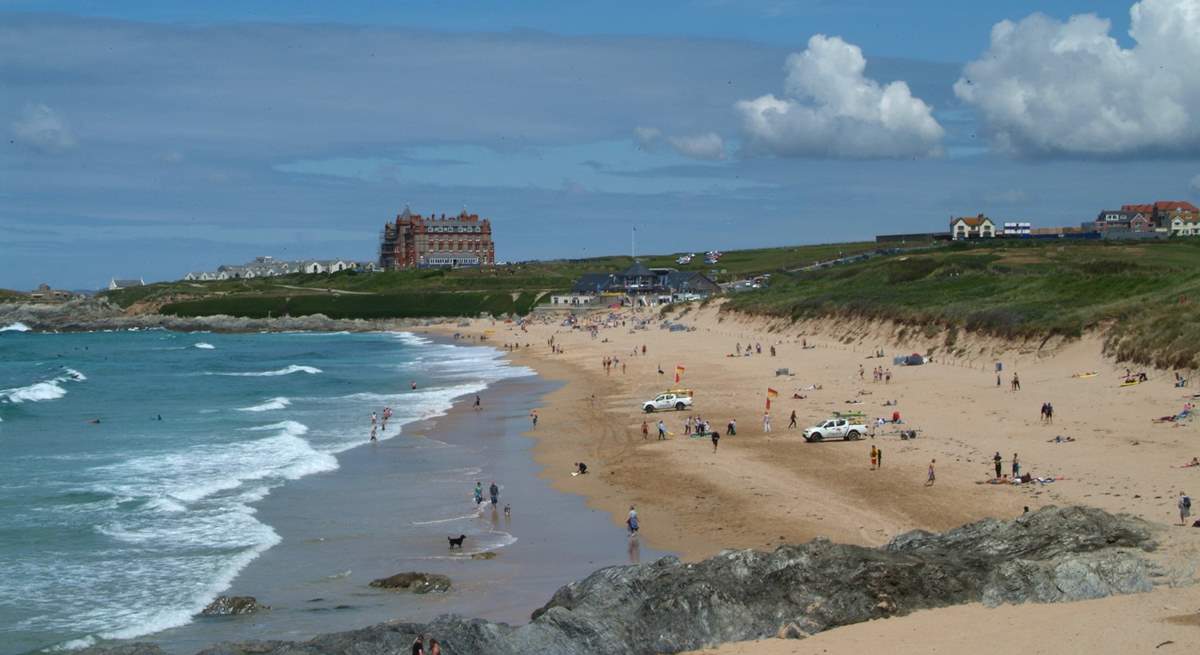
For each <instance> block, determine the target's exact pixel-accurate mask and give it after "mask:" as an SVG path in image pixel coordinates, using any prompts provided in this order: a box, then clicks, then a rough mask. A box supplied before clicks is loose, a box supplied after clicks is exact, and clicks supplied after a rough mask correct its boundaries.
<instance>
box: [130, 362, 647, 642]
mask: <svg viewBox="0 0 1200 655" xmlns="http://www.w3.org/2000/svg"><path fill="white" fill-rule="evenodd" d="M460 345H467V344H460ZM470 345H478V344H470ZM556 386H557V385H556V383H555V382H553V381H548V380H545V379H543V378H541V377H539V376H536V375H530V376H524V377H512V378H505V379H502V380H499V381H497V382H493V383H490V384H489V386H488V388H487V389H486V390H485V391H483V392H482V393H481V395H482V397H483V398H484V402H485V404H484V410H483V411H481V412H476V411H473V409H472V408H471V404H472V396H471V395H469V394H468V395H464V396H459V397H457V398H455V399H454V400H453V404H452V406H451V407H450V408H449V409H448V410H447V411H446V412H445V413H444V414H441V415H438V416H433V417H429V418H426V419H422V420H418V421H414V422H412V423H409V424H407V425H404V426H403V427H402V428H401V432H400V434H395V435H393V436H391V438H389V439H385V440H381V441H380V442H378V443H377V444H370V443H363V444H362V445H361V446H356V447H354V448H351V449H349V450H346V451H343V452H342V453H340V454H339V455H338V461H339V467H338V469H337V470H335V471H330V472H327V473H319V474H316V475H311V476H307V477H304V478H301V479H299V480H294V481H291V482H288V483H287V484H284V485H282V486H280V487H277V488H275V489H274V490H272V491H271V493H270V494H268V495H267V496H266V497H264V498H263V499H262V500H260V501H258V502H257V503H256V504H255V510H256V513H257V517H258V519H259V520H260V521H262V522H263V523H265V524H267V525H269V526H271V527H272V528H273V529H274V530H275V531H276V532H277V533H278V534H279V536H280V539H281V541H280V543H279V544H277V545H275V546H273V547H272V548H270V549H267V550H266V551H265V552H263V553H262V554H260V555H259V556H258V557H257V558H255V559H254V560H253V561H251V562H250V563H249V564H248V565H247V566H246V567H244V568H243V569H242V570H241V571H239V573H238V574H237V576H236V577H235V578H234V580H233V582H232V583H231V585H230V586H229V588H228V589H227V590H225V591H223V592H222V593H223V594H225V595H252V596H255V597H256V598H257V599H258V600H259V601H260V602H262V603H264V604H266V605H269V606H271V607H272V609H271V610H270V611H267V612H263V613H259V614H255V615H248V616H239V617H195V618H194V619H193V621H192V622H191V623H189V624H186V625H184V626H179V627H176V628H172V629H168V630H165V631H161V632H158V633H154V634H151V635H148V636H146V637H141V638H138V639H136V641H147V642H151V643H156V644H158V645H160V646H161V647H163V648H164V649H165V650H167V651H168V652H179V653H184V652H187V653H190V652H195V651H197V650H200V649H201V648H204V647H208V646H211V645H212V644H213V643H215V642H218V641H244V640H253V639H261V640H273V639H289V640H303V639H308V638H311V637H313V636H316V635H318V634H322V633H327V632H336V631H341V630H350V629H355V628H362V627H363V626H366V625H371V624H376V623H380V622H385V621H392V620H396V619H403V620H413V621H417V620H429V619H432V618H434V617H435V616H437V615H440V614H443V613H446V612H454V613H465V614H469V615H473V616H480V617H484V618H487V619H490V620H496V621H504V622H513V623H524V622H525V621H528V619H529V614H530V612H531V611H533V610H534V609H536V608H537V607H540V606H541V605H542V604H543V603H544V602H545V599H546V598H547V597H549V596H550V595H551V594H552V593H553V592H554V591H555V590H556V589H558V588H559V587H560V586H561V585H563V584H566V583H567V582H569V581H571V580H574V579H576V578H580V577H583V576H584V575H586V574H587V573H590V572H592V571H593V570H594V569H596V568H598V567H600V566H605V565H610V564H619V563H627V562H628V561H630V560H629V557H630V555H629V553H628V551H627V548H626V543H627V542H626V540H625V538H624V535H623V532H621V531H620V530H613V529H609V527H608V525H607V522H606V521H605V520H604V518H605V517H603V516H602V515H600V514H598V513H596V512H594V511H592V510H589V509H588V508H587V507H586V506H584V504H583V502H582V501H581V499H579V498H578V497H576V496H570V495H567V494H558V493H556V492H553V491H552V490H550V489H549V488H547V487H546V485H545V483H544V482H543V481H542V479H541V478H539V477H537V476H536V475H535V473H536V472H537V467H536V465H535V464H534V462H533V460H532V458H530V457H529V455H528V453H527V452H526V451H528V450H530V448H531V445H532V441H531V440H529V439H527V438H525V437H524V436H523V435H522V433H523V432H524V431H525V427H526V426H527V423H528V418H527V417H528V412H529V409H530V407H532V406H534V405H536V404H539V403H540V402H541V398H543V397H544V396H545V395H546V394H547V393H549V392H551V391H552V390H553V389H554V388H555V387H556ZM451 450H457V451H459V452H461V453H468V454H467V455H466V457H468V458H475V459H479V460H480V465H479V466H478V467H474V466H472V467H468V468H467V469H463V470H445V472H444V473H439V474H438V477H439V478H440V477H445V478H452V479H437V480H435V481H434V482H433V483H432V484H433V485H434V487H435V488H434V489H433V491H434V492H435V493H436V492H438V491H439V490H444V491H445V492H446V493H450V494H457V495H459V496H461V498H462V499H463V509H462V510H461V512H460V514H462V516H461V517H459V519H461V520H456V519H455V518H454V517H441V516H440V515H439V516H431V517H430V521H429V522H430V523H433V524H436V525H434V526H433V527H432V528H430V530H432V531H435V532H436V533H437V534H436V535H427V536H419V535H413V534H411V531H412V530H413V529H414V528H413V527H412V526H411V525H407V524H403V523H399V524H398V523H396V522H395V521H393V520H389V517H390V516H392V515H394V514H395V512H393V511H390V510H389V508H395V507H399V506H402V505H404V504H406V503H411V502H412V501H413V497H412V495H411V493H410V492H409V490H410V489H411V485H412V484H426V483H425V482H417V480H418V479H420V480H428V478H427V477H420V478H414V477H413V473H411V472H410V473H405V472H404V471H402V470H401V468H402V466H409V467H410V468H411V464H412V463H413V462H415V461H421V462H425V461H428V462H429V465H430V466H432V467H435V468H437V467H439V466H441V467H442V469H443V470H444V462H445V461H446V457H447V456H448V455H447V452H448V451H451ZM458 457H461V456H458ZM453 476H457V477H461V478H462V479H461V480H457V478H456V477H453ZM475 478H480V479H482V481H483V483H484V484H485V486H486V485H487V483H488V482H489V480H491V479H497V481H498V482H499V483H500V484H501V486H502V489H503V491H502V501H501V502H502V504H507V503H511V504H512V505H513V507H514V512H513V517H512V518H511V519H506V518H504V517H503V516H502V515H500V514H497V513H489V512H486V511H485V512H482V513H478V515H476V513H477V510H476V508H475V507H474V505H473V503H471V502H470V500H469V490H470V486H471V485H473V480H474V479H475ZM443 521H445V522H444V523H443ZM459 531H463V532H466V533H468V534H473V535H477V537H472V538H471V539H469V540H468V541H469V543H468V544H467V547H466V548H465V549H463V550H462V551H453V552H449V551H446V548H445V543H444V542H442V541H441V540H442V539H444V536H440V535H441V534H442V533H446V534H458V533H459ZM510 535H511V536H510ZM510 539H511V543H507V542H508V541H509V540H510ZM414 540H415V541H414ZM483 540H487V541H483ZM484 551H491V552H495V553H496V554H497V556H496V557H495V559H491V560H475V559H472V558H471V555H472V554H473V553H475V552H484ZM560 553H561V554H560ZM643 553H644V554H645V556H647V557H657V556H659V555H661V554H662V553H658V552H656V551H652V550H650V549H648V548H647V549H645V550H644V551H641V552H640V553H638V554H639V555H641V554H643ZM409 570H417V571H423V572H430V573H439V574H444V575H448V576H449V577H450V578H451V580H452V582H453V586H452V588H451V590H450V591H449V592H446V593H444V594H436V593H435V594H427V595H412V594H406V593H395V592H388V591H379V590H374V589H370V588H369V587H368V585H367V583H368V582H370V581H371V580H372V579H375V578H382V577H387V576H389V575H392V574H394V573H398V572H400V571H409Z"/></svg>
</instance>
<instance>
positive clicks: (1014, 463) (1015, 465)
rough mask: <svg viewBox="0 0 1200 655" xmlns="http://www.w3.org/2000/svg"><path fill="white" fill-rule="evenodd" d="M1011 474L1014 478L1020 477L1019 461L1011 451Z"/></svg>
mask: <svg viewBox="0 0 1200 655" xmlns="http://www.w3.org/2000/svg"><path fill="white" fill-rule="evenodd" d="M1012 476H1013V479H1014V480H1016V479H1017V478H1019V477H1021V462H1019V461H1017V454H1016V453H1013V458H1012Z"/></svg>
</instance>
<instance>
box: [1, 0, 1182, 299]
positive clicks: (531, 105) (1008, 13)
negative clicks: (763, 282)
mask: <svg viewBox="0 0 1200 655" xmlns="http://www.w3.org/2000/svg"><path fill="white" fill-rule="evenodd" d="M948 4H949V3H936V2H908V3H882V2H876V3H872V2H864V1H859V0H849V1H844V2H834V1H825V0H821V1H809V2H787V1H784V0H761V1H749V2H732V1H730V2H724V1H720V0H695V1H691V2H686V1H685V2H656V3H633V2H607V3H575V2H570V3H567V2H518V3H494V2H456V3H438V2H387V3H384V2H379V3H326V2H311V1H303V2H288V3H281V2H253V1H252V2H208V3H164V2H121V3H108V2H81V1H76V2H25V1H23V0H18V1H13V0H0V89H2V90H3V92H0V130H4V131H5V132H6V136H7V137H8V138H7V139H6V140H5V146H6V147H5V148H3V149H2V150H0V235H2V236H0V287H9V288H30V287H32V286H34V285H36V284H38V283H40V282H48V283H50V284H52V285H55V286H62V287H67V288H96V287H99V286H102V285H103V284H104V283H105V282H107V280H108V278H109V277H112V276H116V277H137V276H144V277H145V278H147V279H148V280H151V279H154V280H157V279H173V278H177V277H180V276H182V275H183V274H184V273H185V272H187V271H188V270H204V269H212V268H215V267H216V266H217V265H218V264H221V263H237V262H240V261H244V260H245V259H248V258H250V257H252V256H255V255H259V254H271V255H275V256H277V257H296V258H299V257H350V258H355V259H371V258H373V257H374V250H375V247H376V239H377V236H378V232H379V229H380V227H381V226H382V224H383V222H384V221H386V220H388V218H389V217H393V216H394V215H395V214H396V213H398V212H399V211H400V210H401V209H403V207H404V206H405V205H408V206H411V207H412V209H413V210H414V211H419V212H423V213H428V212H446V213H449V212H457V211H459V210H460V209H462V208H463V207H466V208H468V209H469V210H471V211H473V212H478V213H481V214H483V215H485V216H488V217H491V218H492V219H493V221H494V224H495V229H496V240H497V256H498V257H499V258H501V259H508V260H523V259H532V258H550V257H578V256H590V255H598V254H606V253H613V252H624V251H626V250H627V248H628V234H629V229H630V228H631V227H632V226H634V225H637V226H638V234H639V244H640V247H639V249H640V250H644V251H659V252H666V251H677V250H705V249H709V248H721V249H732V248H738V247H754V246H766V245H783V244H794V243H814V242H828V241H839V240H849V239H865V238H871V237H872V236H873V235H874V234H876V233H881V232H901V231H918V230H920V231H928V230H936V229H944V228H945V223H946V220H947V219H948V218H949V216H950V215H951V214H966V213H970V214H974V213H976V212H980V211H982V212H987V213H989V214H991V215H995V216H996V217H998V218H1001V219H1021V220H1031V221H1033V222H1034V223H1039V224H1066V223H1077V222H1079V221H1083V220H1086V219H1088V218H1089V217H1092V216H1094V215H1095V213H1096V212H1097V211H1099V210H1100V209H1102V208H1105V207H1111V206H1114V205H1119V204H1121V203H1124V202H1147V201H1151V200H1154V199H1160V198H1171V199H1191V200H1193V201H1194V200H1196V199H1197V195H1200V158H1198V157H1197V156H1196V155H1195V154H1194V153H1196V152H1200V117H1198V116H1197V114H1196V113H1194V112H1197V111H1200V73H1198V72H1197V71H1195V70H1191V68H1194V67H1191V66H1189V65H1187V64H1186V63H1180V62H1187V61H1195V60H1197V59H1200V0H1145V1H1144V2H1141V3H1138V4H1137V5H1133V3H1131V2H1128V1H1127V2H1072V1H1067V2H1058V3H1055V4H1054V6H1053V9H1052V10H1048V9H1046V8H1044V7H1042V8H1041V11H1042V12H1044V13H1043V14H1042V15H1032V14H1034V13H1035V11H1036V10H1037V9H1039V8H1038V6H1037V5H1038V4H1039V3H1033V2H1017V1H1015V0H1012V1H1009V0H1006V1H1000V2H991V3H954V5H953V6H947V5H948ZM1040 4H1044V3H1040ZM976 5H979V6H976ZM985 5H986V6H985ZM1131 7H1133V8H1134V9H1135V11H1134V12H1133V16H1136V18H1131ZM1087 12H1091V15H1085V14H1086V13H1087ZM1031 15H1032V16H1031ZM1002 21H1007V22H1002ZM1106 21H1107V22H1106ZM1163 44H1170V47H1169V48H1167V47H1165V46H1164V45H1163ZM1148 98H1153V99H1155V101H1154V102H1146V101H1145V100H1146V99H1148Z"/></svg>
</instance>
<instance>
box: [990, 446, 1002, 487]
mask: <svg viewBox="0 0 1200 655" xmlns="http://www.w3.org/2000/svg"><path fill="white" fill-rule="evenodd" d="M1003 461H1004V458H1003V457H1001V456H1000V451H999V450H997V451H996V454H995V456H993V457H992V462H994V463H995V464H996V479H997V480H999V479H1000V468H1001V462H1003Z"/></svg>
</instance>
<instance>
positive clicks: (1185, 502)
mask: <svg viewBox="0 0 1200 655" xmlns="http://www.w3.org/2000/svg"><path fill="white" fill-rule="evenodd" d="M1191 515H1192V499H1191V498H1190V497H1188V495H1187V494H1185V493H1183V492H1182V491H1180V492H1179V525H1187V520H1188V517H1189V516H1191Z"/></svg>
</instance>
